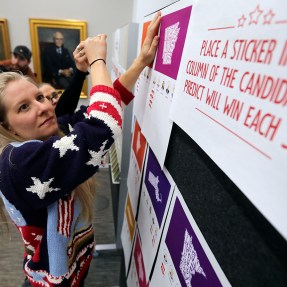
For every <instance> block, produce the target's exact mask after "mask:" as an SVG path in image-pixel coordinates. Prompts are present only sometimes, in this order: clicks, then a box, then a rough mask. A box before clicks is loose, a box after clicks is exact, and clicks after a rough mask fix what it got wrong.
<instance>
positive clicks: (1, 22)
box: [0, 18, 11, 60]
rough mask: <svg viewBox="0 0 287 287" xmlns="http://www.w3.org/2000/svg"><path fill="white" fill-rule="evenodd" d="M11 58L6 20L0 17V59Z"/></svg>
mask: <svg viewBox="0 0 287 287" xmlns="http://www.w3.org/2000/svg"><path fill="white" fill-rule="evenodd" d="M10 58H11V46H10V38H9V31H8V21H7V19H5V18H0V60H6V59H10Z"/></svg>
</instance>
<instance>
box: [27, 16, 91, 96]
mask: <svg viewBox="0 0 287 287" xmlns="http://www.w3.org/2000/svg"><path fill="white" fill-rule="evenodd" d="M29 25H30V36H31V47H32V54H33V64H34V72H35V73H36V75H37V80H38V82H43V80H44V75H43V72H44V66H43V65H44V64H43V58H42V56H43V55H42V54H43V49H44V48H43V47H45V45H47V44H49V45H50V44H51V43H52V42H53V34H54V33H55V32H58V31H59V32H61V33H62V34H63V36H64V44H65V47H66V48H67V49H68V51H69V53H70V55H71V57H73V51H74V50H75V48H76V46H77V45H78V44H79V43H80V41H83V40H85V39H86V38H87V23H86V22H85V21H80V20H51V19H31V18H30V19H29ZM87 94H88V93H87V80H85V82H84V85H83V89H82V93H81V96H80V97H81V98H87Z"/></svg>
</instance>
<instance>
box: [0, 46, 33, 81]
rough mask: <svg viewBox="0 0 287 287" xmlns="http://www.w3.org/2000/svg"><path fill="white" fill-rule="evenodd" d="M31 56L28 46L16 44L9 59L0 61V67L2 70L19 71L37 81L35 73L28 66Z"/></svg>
mask: <svg viewBox="0 0 287 287" xmlns="http://www.w3.org/2000/svg"><path fill="white" fill-rule="evenodd" d="M31 57H32V53H31V51H30V50H29V48H28V47H26V46H23V45H19V46H16V47H15V49H14V50H13V52H12V57H11V59H7V60H2V61H0V69H1V71H2V72H21V73H22V74H23V75H25V76H29V77H30V78H31V79H32V80H34V81H35V82H37V79H36V76H35V74H34V73H33V71H32V69H31V68H30V67H29V64H30V63H31Z"/></svg>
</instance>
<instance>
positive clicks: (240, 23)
mask: <svg viewBox="0 0 287 287" xmlns="http://www.w3.org/2000/svg"><path fill="white" fill-rule="evenodd" d="M245 21H246V17H245V16H244V14H243V15H242V16H241V18H239V19H238V28H239V27H243V26H244V23H245Z"/></svg>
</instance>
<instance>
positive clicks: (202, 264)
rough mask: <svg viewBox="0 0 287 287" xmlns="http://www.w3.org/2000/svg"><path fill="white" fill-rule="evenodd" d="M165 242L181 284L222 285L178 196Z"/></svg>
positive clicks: (195, 285)
mask: <svg viewBox="0 0 287 287" xmlns="http://www.w3.org/2000/svg"><path fill="white" fill-rule="evenodd" d="M165 243H166V245H167V248H168V250H169V253H170V255H171V258H172V261H173V264H174V267H175V269H176V272H177V275H178V278H179V280H180V282H181V286H192V287H199V286H200V287H219V286H222V284H221V283H220V281H219V279H218V277H217V275H216V273H215V271H214V269H213V267H212V265H211V263H210V261H209V259H208V258H207V256H206V254H205V252H204V250H203V248H202V246H201V244H200V242H199V240H198V238H197V236H196V235H195V233H194V231H193V229H192V226H191V224H190V222H189V221H188V218H187V216H186V214H185V212H184V210H183V208H182V205H181V204H180V201H179V199H178V198H176V201H175V205H174V209H173V213H172V215H171V221H170V224H169V227H168V232H167V235H166V239H165Z"/></svg>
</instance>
